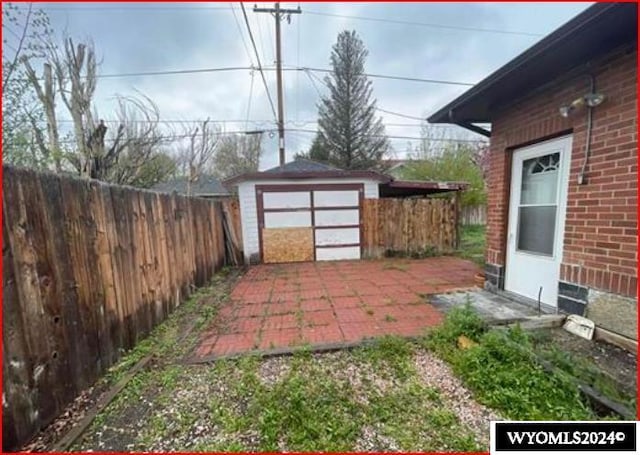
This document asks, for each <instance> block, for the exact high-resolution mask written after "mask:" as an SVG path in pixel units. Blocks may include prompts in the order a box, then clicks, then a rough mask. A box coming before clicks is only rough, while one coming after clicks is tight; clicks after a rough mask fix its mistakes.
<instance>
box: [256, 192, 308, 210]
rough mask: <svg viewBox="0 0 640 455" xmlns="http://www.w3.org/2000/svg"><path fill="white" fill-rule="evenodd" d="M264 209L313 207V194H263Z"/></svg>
mask: <svg viewBox="0 0 640 455" xmlns="http://www.w3.org/2000/svg"><path fill="white" fill-rule="evenodd" d="M262 207H263V208H265V209H297V208H307V207H311V193H309V192H308V191H291V192H265V193H262Z"/></svg>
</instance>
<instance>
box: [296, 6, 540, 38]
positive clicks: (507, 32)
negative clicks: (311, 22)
mask: <svg viewBox="0 0 640 455" xmlns="http://www.w3.org/2000/svg"><path fill="white" fill-rule="evenodd" d="M305 14H310V15H313V16H325V17H335V18H341V19H355V20H361V21H369V22H381V23H390V24H398V25H415V26H419V27H430V28H439V29H446V30H458V31H466V32H479V33H497V34H504V35H522V36H531V37H541V36H543V35H542V34H541V33H533V32H519V31H515V30H501V29H495V28H480V27H467V26H461V25H444V24H436V23H429V22H416V21H407V20H398V19H383V18H379V17H367V16H352V15H348V14H334V13H323V12H320V11H309V10H305Z"/></svg>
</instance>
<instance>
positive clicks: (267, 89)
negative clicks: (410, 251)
mask: <svg viewBox="0 0 640 455" xmlns="http://www.w3.org/2000/svg"><path fill="white" fill-rule="evenodd" d="M240 6H241V7H242V15H243V16H244V22H245V24H246V25H247V31H248V32H249V38H250V39H251V44H252V45H253V51H254V52H255V54H256V60H257V61H258V70H259V71H260V76H261V77H262V82H263V83H264V89H265V90H266V92H267V98H268V99H269V105H270V106H271V112H272V113H273V118H274V120H275V121H276V122H277V121H278V120H277V119H278V114H276V108H275V106H274V104H273V99H272V98H271V92H270V91H269V84H267V79H266V78H265V76H264V71H263V70H262V63H261V62H260V56H259V55H258V48H257V47H256V42H255V40H254V39H253V33H252V32H251V26H250V25H249V18H248V17H247V10H246V9H245V8H244V3H242V2H240Z"/></svg>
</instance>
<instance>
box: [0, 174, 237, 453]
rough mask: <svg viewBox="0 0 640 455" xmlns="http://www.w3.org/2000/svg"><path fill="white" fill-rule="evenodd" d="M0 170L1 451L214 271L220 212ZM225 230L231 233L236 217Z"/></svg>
mask: <svg viewBox="0 0 640 455" xmlns="http://www.w3.org/2000/svg"><path fill="white" fill-rule="evenodd" d="M3 171H4V178H3V191H4V197H3V203H2V210H3V236H2V244H3V257H2V261H3V276H2V282H3V289H4V292H3V300H2V305H3V314H4V318H3V342H4V345H3V393H4V398H5V404H4V411H5V412H4V418H3V435H4V438H3V449H11V448H15V447H16V446H18V445H19V444H22V443H24V442H26V441H27V440H28V439H29V438H30V437H31V436H32V435H33V434H35V433H36V432H37V431H38V430H39V429H41V428H42V427H44V426H45V425H47V424H48V423H49V422H51V420H53V419H54V418H55V417H56V416H57V415H59V413H60V412H61V411H62V410H63V409H64V408H65V407H66V406H67V405H68V404H69V403H70V402H71V401H72V400H73V399H74V398H75V397H76V396H77V395H78V394H79V393H80V392H81V391H82V390H84V389H85V388H87V387H88V386H89V385H91V384H93V383H94V382H95V380H96V379H98V378H99V377H100V375H102V374H103V373H104V372H105V371H106V370H107V369H108V368H109V367H110V366H111V365H113V364H114V363H115V362H116V361H117V360H118V359H119V357H120V356H121V354H122V352H124V351H125V350H128V349H130V348H132V347H133V346H134V345H135V344H136V343H137V342H138V341H139V340H140V339H141V338H142V337H144V336H146V335H147V334H148V333H149V331H150V330H151V329H152V328H153V327H154V326H155V325H157V324H158V323H160V322H162V321H163V320H164V319H165V318H166V317H167V315H168V314H169V313H170V312H171V311H172V310H173V309H174V308H175V307H176V306H177V305H178V304H179V303H180V302H181V301H182V300H184V299H185V298H186V297H187V296H188V295H189V293H190V292H191V291H192V290H193V289H194V288H195V287H196V286H200V285H202V284H204V283H206V281H207V280H209V279H210V278H211V275H212V274H213V273H214V272H215V271H217V270H218V269H219V268H220V267H222V265H223V264H224V263H225V233H224V227H223V216H224V215H225V213H224V212H223V210H222V207H221V203H220V202H213V201H209V200H205V199H198V198H187V197H183V196H178V195H169V194H158V193H152V192H148V191H139V190H136V189H133V188H125V187H119V186H110V185H106V184H104V183H100V182H97V181H87V180H80V179H74V178H69V177H60V176H57V175H53V174H40V173H36V172H34V171H30V170H24V169H15V168H12V167H9V166H3ZM236 204H237V202H236ZM231 206H233V204H231ZM231 213H233V209H231ZM236 223H237V224H236ZM229 224H230V225H232V226H237V228H238V229H239V226H240V225H239V218H238V219H232V220H229Z"/></svg>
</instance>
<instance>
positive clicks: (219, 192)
mask: <svg viewBox="0 0 640 455" xmlns="http://www.w3.org/2000/svg"><path fill="white" fill-rule="evenodd" d="M151 189H152V190H153V191H159V192H163V193H173V192H176V193H180V194H187V178H186V177H179V178H177V179H174V180H170V181H168V182H160V183H157V184H156V185H154V186H153V187H152V188H151ZM191 194H193V195H194V196H226V195H228V194H230V193H229V191H228V190H227V189H226V188H225V187H224V186H223V185H222V183H221V182H220V180H218V179H217V178H216V177H214V176H212V175H202V176H200V177H199V178H198V180H196V181H195V182H193V184H192V186H191Z"/></svg>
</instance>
